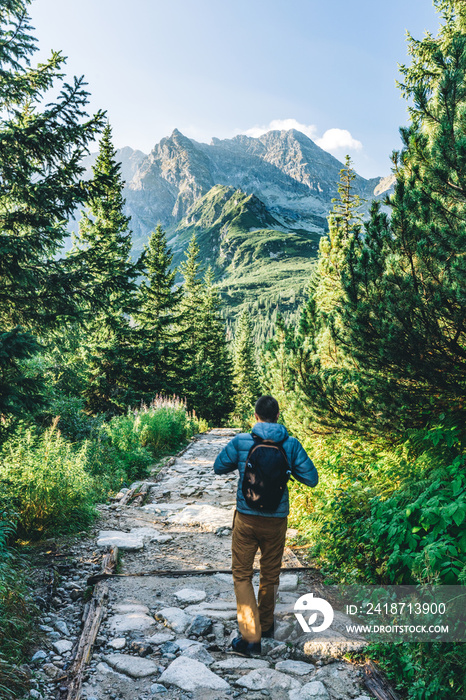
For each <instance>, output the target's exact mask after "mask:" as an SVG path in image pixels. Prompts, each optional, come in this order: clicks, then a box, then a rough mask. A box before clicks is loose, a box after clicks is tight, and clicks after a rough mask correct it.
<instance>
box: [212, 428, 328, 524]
mask: <svg viewBox="0 0 466 700" xmlns="http://www.w3.org/2000/svg"><path fill="white" fill-rule="evenodd" d="M252 431H253V432H254V433H256V435H258V436H259V437H261V438H262V439H263V440H274V441H275V442H280V441H281V440H285V438H288V439H287V440H285V442H284V443H283V449H284V450H285V453H286V456H287V457H288V462H289V464H290V466H291V473H292V475H293V476H294V478H295V479H296V480H297V481H300V482H301V483H302V484H305V485H306V486H317V482H318V480H319V477H318V476H317V469H316V468H315V466H314V464H313V463H312V462H311V460H310V459H309V457H308V456H307V454H306V451H305V449H304V447H303V446H302V445H301V443H300V442H299V440H297V439H296V438H294V437H289V436H288V431H287V429H286V428H285V426H284V425H281V424H280V423H256V425H255V426H254V428H253V429H252ZM253 444H254V440H253V439H252V437H251V433H239V434H238V435H235V437H234V438H233V440H230V442H229V443H228V445H226V447H224V448H223V450H222V451H221V452H220V454H219V455H218V456H217V459H216V460H215V462H214V472H215V473H216V474H228V472H232V471H234V470H235V469H238V470H239V479H238V489H237V492H236V509H237V510H239V511H240V513H247V515H262V516H268V517H272V518H283V517H286V516H287V515H288V513H289V512H290V505H289V497H288V489H286V491H285V493H284V494H283V496H282V500H281V501H280V504H279V506H278V508H277V510H276V511H275V512H274V513H263V512H262V513H258V512H257V510H253V509H252V508H249V506H248V505H247V503H246V501H245V498H244V496H243V492H242V490H241V487H242V483H243V476H244V470H245V465H246V459H247V456H248V452H249V450H250V449H251V447H252V446H253Z"/></svg>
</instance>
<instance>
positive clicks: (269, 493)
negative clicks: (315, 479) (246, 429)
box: [242, 433, 291, 513]
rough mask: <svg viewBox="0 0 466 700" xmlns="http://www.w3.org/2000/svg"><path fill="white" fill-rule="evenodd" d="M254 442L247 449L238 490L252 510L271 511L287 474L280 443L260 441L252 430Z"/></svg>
mask: <svg viewBox="0 0 466 700" xmlns="http://www.w3.org/2000/svg"><path fill="white" fill-rule="evenodd" d="M252 437H253V439H254V445H253V446H252V447H251V449H250V450H249V452H248V456H247V459H246V467H245V471H244V477H243V484H242V491H243V496H244V498H245V500H246V503H247V505H248V506H249V507H250V508H252V509H253V510H258V511H265V512H268V513H272V512H273V511H275V510H277V508H278V506H279V503H280V501H281V499H282V496H283V494H284V492H285V489H286V484H287V482H288V479H289V478H290V476H291V469H290V465H289V463H288V459H287V456H286V454H285V450H284V449H283V443H284V442H285V440H287V439H288V436H287V437H286V438H285V440H281V442H274V441H273V440H263V439H262V438H260V437H259V436H258V435H256V434H255V433H252Z"/></svg>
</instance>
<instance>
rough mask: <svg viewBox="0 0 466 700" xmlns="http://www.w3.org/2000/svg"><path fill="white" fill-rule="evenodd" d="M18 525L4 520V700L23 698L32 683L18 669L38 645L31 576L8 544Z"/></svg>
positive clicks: (0, 552)
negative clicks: (18, 565)
mask: <svg viewBox="0 0 466 700" xmlns="http://www.w3.org/2000/svg"><path fill="white" fill-rule="evenodd" d="M14 534H15V527H14V523H12V522H9V521H8V520H6V518H5V517H3V518H0V697H2V698H5V699H6V700H9V698H14V697H18V696H20V695H23V694H24V692H25V691H26V689H27V686H28V679H27V677H26V676H25V674H24V673H23V672H22V671H21V670H20V668H19V667H18V665H19V664H21V663H22V662H24V661H25V659H26V655H27V653H28V652H29V650H30V646H31V645H32V644H33V643H34V641H35V624H34V622H35V618H36V615H37V609H36V607H35V606H34V605H33V603H32V601H31V598H30V594H29V591H28V590H27V588H26V586H25V583H24V582H25V580H27V576H25V575H24V571H21V570H20V569H18V568H17V559H16V557H15V555H14V553H13V550H11V549H10V548H9V547H8V545H7V542H8V540H11V539H12V538H13V537H14Z"/></svg>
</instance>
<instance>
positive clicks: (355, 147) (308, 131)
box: [237, 119, 363, 156]
mask: <svg viewBox="0 0 466 700" xmlns="http://www.w3.org/2000/svg"><path fill="white" fill-rule="evenodd" d="M290 129H296V131H301V132H302V133H303V134H305V135H306V136H308V137H309V138H310V139H312V140H313V141H314V142H315V143H316V144H317V145H318V146H320V148H322V149H323V150H324V151H328V152H329V153H333V154H334V155H340V156H341V155H342V152H349V151H360V150H361V149H362V147H363V146H362V143H361V141H358V140H357V139H355V138H353V136H352V135H351V133H350V132H349V131H348V130H347V129H327V131H326V132H325V133H324V135H323V136H320V137H319V136H318V129H317V127H316V126H315V125H314V124H301V123H300V122H298V121H297V120H296V119H273V120H272V121H271V122H270V124H268V125H267V126H253V127H252V128H251V129H248V130H247V131H242V132H237V133H243V134H245V135H246V136H252V137H254V138H257V137H258V136H262V134H266V133H267V132H268V131H289V130H290Z"/></svg>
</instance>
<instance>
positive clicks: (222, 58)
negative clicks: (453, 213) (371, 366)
mask: <svg viewBox="0 0 466 700" xmlns="http://www.w3.org/2000/svg"><path fill="white" fill-rule="evenodd" d="M30 15H31V18H32V24H33V26H34V27H35V32H34V34H35V36H36V37H37V39H38V46H39V51H38V52H37V53H36V56H35V59H34V60H41V59H43V58H45V57H46V56H47V55H48V54H49V53H50V51H51V50H52V49H54V50H61V51H62V52H63V54H64V55H65V56H67V57H68V60H67V64H66V70H67V72H68V73H69V75H70V76H73V75H78V76H81V75H84V76H85V77H86V80H87V83H88V90H89V92H90V93H91V98H90V104H89V109H90V110H91V111H96V110H97V109H99V108H102V109H105V110H107V114H108V118H109V121H110V123H111V125H112V128H113V135H114V142H115V146H116V147H117V148H121V147H123V146H131V147H132V148H137V149H140V150H142V151H144V152H145V153H149V151H150V150H151V149H152V148H153V147H154V146H155V145H156V143H158V142H159V141H160V139H162V138H163V137H165V136H169V135H170V134H171V132H172V131H173V129H174V128H177V129H179V130H180V131H181V132H182V133H183V134H185V135H186V136H188V137H190V138H193V139H195V140H197V141H205V142H210V140H211V138H212V137H214V136H215V137H217V138H233V137H234V136H236V135H237V134H249V135H251V136H258V135H259V134H261V133H264V132H265V131H268V130H270V129H272V128H273V129H289V128H297V129H299V130H301V131H303V132H304V133H306V134H307V135H308V136H309V137H310V138H312V139H313V140H314V141H316V143H317V144H318V145H320V146H321V147H322V148H324V149H325V150H328V151H329V152H331V153H332V154H333V155H335V156H336V157H337V158H339V159H340V160H343V159H344V156H345V155H346V153H349V154H350V155H351V157H352V158H353V161H354V164H355V168H356V170H357V171H358V172H359V173H360V174H361V175H363V176H364V177H376V176H379V175H388V174H389V173H390V168H391V163H390V154H391V152H392V151H393V149H396V148H399V146H400V140H399V135H398V130H399V127H400V126H401V125H403V124H406V123H407V119H408V117H407V109H406V103H405V102H404V101H403V99H402V98H401V95H400V92H399V90H398V88H397V87H396V80H397V79H399V77H400V76H399V72H398V65H397V64H398V63H406V62H409V58H408V56H407V44H406V30H409V32H410V33H411V34H412V35H413V36H414V37H415V38H419V39H420V38H422V36H423V34H424V31H425V30H428V31H432V32H436V30H437V27H438V17H437V15H436V13H435V11H434V8H433V6H432V3H431V0H391V1H390V2H388V3H379V2H376V1H375V0H351V2H349V1H348V0H235V2H226V1H225V0H223V1H219V0H163V1H162V0H79V2H77V1H76V0H33V2H32V5H31V7H30Z"/></svg>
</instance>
